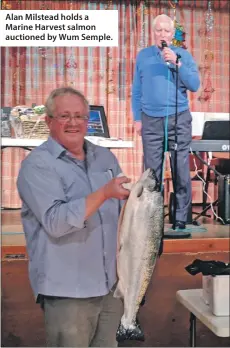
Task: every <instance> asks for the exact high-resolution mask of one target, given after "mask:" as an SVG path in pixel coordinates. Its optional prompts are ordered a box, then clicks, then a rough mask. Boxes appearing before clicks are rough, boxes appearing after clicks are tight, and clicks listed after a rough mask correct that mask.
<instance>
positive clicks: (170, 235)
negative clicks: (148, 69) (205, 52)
mask: <svg viewBox="0 0 230 348" xmlns="http://www.w3.org/2000/svg"><path fill="white" fill-rule="evenodd" d="M176 56H177V59H176V110H175V140H174V142H175V144H174V173H173V175H172V180H173V189H174V195H173V208H174V209H173V226H172V229H173V230H174V231H175V229H176V208H177V198H176V192H177V140H178V137H177V119H178V61H179V59H180V57H181V56H180V55H179V54H177V55H176ZM190 236H191V233H189V232H183V231H176V232H167V233H164V237H165V238H169V239H181V238H189V237H190Z"/></svg>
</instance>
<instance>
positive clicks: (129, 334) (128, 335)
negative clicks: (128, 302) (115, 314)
mask: <svg viewBox="0 0 230 348" xmlns="http://www.w3.org/2000/svg"><path fill="white" fill-rule="evenodd" d="M116 339H117V342H122V341H125V340H136V341H144V340H145V337H144V333H143V331H142V329H141V327H140V324H139V323H138V322H137V321H136V322H135V324H134V325H132V326H130V327H128V328H125V327H124V326H123V325H122V323H120V325H119V327H118V329H117V334H116Z"/></svg>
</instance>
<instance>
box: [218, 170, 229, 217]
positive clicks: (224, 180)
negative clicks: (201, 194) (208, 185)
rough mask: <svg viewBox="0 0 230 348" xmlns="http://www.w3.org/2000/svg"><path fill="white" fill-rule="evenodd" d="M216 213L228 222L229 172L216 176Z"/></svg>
mask: <svg viewBox="0 0 230 348" xmlns="http://www.w3.org/2000/svg"><path fill="white" fill-rule="evenodd" d="M218 215H219V217H221V219H223V221H224V223H225V224H230V174H227V175H220V176H219V178H218Z"/></svg>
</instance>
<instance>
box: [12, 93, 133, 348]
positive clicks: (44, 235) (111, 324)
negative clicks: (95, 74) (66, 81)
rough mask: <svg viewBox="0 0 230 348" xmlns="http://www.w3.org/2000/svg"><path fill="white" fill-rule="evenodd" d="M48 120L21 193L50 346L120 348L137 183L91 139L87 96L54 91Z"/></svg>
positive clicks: (25, 167) (26, 166) (33, 278)
mask: <svg viewBox="0 0 230 348" xmlns="http://www.w3.org/2000/svg"><path fill="white" fill-rule="evenodd" d="M46 114H47V115H46V122H47V125H48V127H49V129H50V137H49V138H48V140H47V141H45V142H44V143H43V144H42V145H40V146H38V147H37V148H36V149H34V150H33V151H31V153H30V154H29V155H28V156H27V157H26V159H25V160H24V161H23V162H22V165H21V169H20V172H19V176H18V181H17V185H18V191H19V194H20V197H21V200H22V203H23V204H22V212H21V216H22V222H23V227H24V232H25V237H26V243H27V250H28V255H29V277H30V282H31V286H32V289H33V292H34V295H35V298H36V300H37V302H40V304H41V306H42V308H43V309H44V317H45V327H46V334H47V335H46V336H47V346H49V347H53V346H55V347H88V346H94V347H96V346H106V347H112V346H117V341H116V331H117V328H118V326H119V322H120V319H121V316H122V313H123V306H122V302H121V300H119V299H117V298H114V296H113V293H114V288H115V284H116V282H117V273H116V272H117V270H116V252H117V225H118V218H119V214H120V210H121V205H122V204H121V202H122V200H124V199H126V198H127V197H128V196H129V193H130V191H129V190H127V189H125V188H124V187H123V186H122V184H125V183H129V182H130V180H129V179H128V178H127V177H125V176H123V175H122V176H120V177H118V176H119V174H120V175H121V169H120V166H119V164H118V161H117V159H116V158H115V156H114V155H113V153H112V152H111V151H110V150H109V149H106V148H103V147H100V146H96V145H94V144H92V143H90V142H88V141H86V140H85V139H84V137H85V135H86V132H87V122H88V117H89V105H88V102H87V100H86V99H85V97H84V96H83V95H82V94H81V93H80V92H79V91H77V90H75V89H73V88H69V87H67V88H59V89H56V90H54V91H53V92H52V93H51V94H50V96H49V97H48V99H47V102H46Z"/></svg>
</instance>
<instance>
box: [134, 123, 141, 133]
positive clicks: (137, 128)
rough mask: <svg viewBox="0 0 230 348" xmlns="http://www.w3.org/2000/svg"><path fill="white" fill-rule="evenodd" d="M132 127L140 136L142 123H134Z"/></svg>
mask: <svg viewBox="0 0 230 348" xmlns="http://www.w3.org/2000/svg"><path fill="white" fill-rule="evenodd" d="M134 126H135V129H136V132H137V134H138V135H141V129H142V122H141V121H135V123H134Z"/></svg>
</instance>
